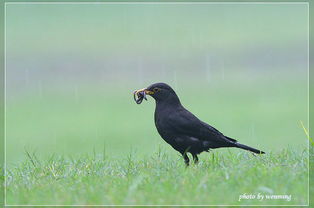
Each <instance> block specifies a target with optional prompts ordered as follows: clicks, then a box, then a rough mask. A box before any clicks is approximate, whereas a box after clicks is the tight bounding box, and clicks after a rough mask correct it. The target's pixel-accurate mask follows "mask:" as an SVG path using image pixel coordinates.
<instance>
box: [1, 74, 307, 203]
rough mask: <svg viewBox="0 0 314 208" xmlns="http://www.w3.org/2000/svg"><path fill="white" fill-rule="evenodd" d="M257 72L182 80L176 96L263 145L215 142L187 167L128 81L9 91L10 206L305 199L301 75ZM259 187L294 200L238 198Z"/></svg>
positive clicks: (150, 108)
mask: <svg viewBox="0 0 314 208" xmlns="http://www.w3.org/2000/svg"><path fill="white" fill-rule="evenodd" d="M265 77H266V76H265ZM262 78H263V77H261V76H259V77H258V79H257V80H251V81H247V82H241V83H240V82H237V81H236V80H235V81H233V82H232V81H229V82H228V84H227V83H225V84H223V85H221V84H219V83H215V82H212V83H211V84H208V85H201V84H199V85H197V87H195V86H194V87H193V86H188V85H178V87H177V92H178V94H179V96H180V98H181V100H182V103H183V104H184V105H185V106H186V107H187V108H188V109H189V110H191V111H192V112H193V113H195V114H196V115H197V116H199V117H200V118H201V119H202V120H204V121H206V122H208V123H210V124H212V125H213V126H215V127H216V128H217V129H219V130H221V131H222V132H223V133H225V134H226V135H228V136H231V137H234V138H236V139H238V140H239V141H240V142H241V143H244V144H247V145H250V146H253V147H256V148H259V149H261V150H263V151H265V152H267V154H266V155H262V156H256V157H254V156H253V155H252V154H250V153H247V152H245V151H242V150H237V149H230V150H223V149H219V150H215V151H213V152H211V153H203V154H202V155H201V157H200V160H201V162H200V163H199V164H198V165H191V166H190V167H189V168H185V166H184V163H183V160H182V158H181V157H180V156H179V155H178V153H176V152H175V151H174V150H173V149H172V148H171V147H170V146H169V145H167V144H166V143H165V142H163V141H162V139H161V138H160V136H159V135H158V133H157V131H156V130H155V127H154V123H153V111H154V101H153V100H152V99H151V98H149V100H148V102H144V103H143V104H142V105H136V104H135V103H134V101H133V98H132V94H131V91H132V90H130V89H132V88H135V87H134V85H131V84H128V83H126V84H125V86H123V85H122V86H120V88H118V87H116V88H114V89H113V88H106V87H104V86H103V87H101V86H89V88H88V87H84V86H80V87H81V88H79V89H78V90H77V92H76V93H73V92H71V91H67V89H66V88H60V91H56V92H51V91H48V90H45V89H43V91H42V94H40V93H39V94H36V93H33V94H29V95H27V94H25V96H24V97H21V96H20V97H17V98H14V97H13V98H10V99H9V100H8V102H7V114H6V115H7V118H6V130H7V131H6V156H7V158H6V162H7V163H6V164H7V167H8V171H7V195H6V196H7V203H8V204H222V203H223V204H306V203H307V196H308V194H307V193H308V192H307V190H308V188H307V184H308V175H307V173H308V168H307V164H308V159H307V158H308V154H307V139H306V136H305V134H304V131H303V129H302V127H301V125H300V121H303V123H304V125H305V127H306V128H308V127H307V102H306V95H307V94H306V90H304V89H305V87H304V86H303V85H301V84H302V83H304V82H303V80H300V81H293V82H292V81H289V80H288V81H282V82H280V83H277V82H272V81H267V80H266V81H265V80H262ZM300 83H301V84H300ZM251 86H254V87H251ZM90 87H93V88H92V89H90ZM141 87H143V86H141ZM199 89H202V90H203V92H202V93H201V94H202V96H199V93H196V92H198V90H199ZM287 103H289V104H287ZM296 138H298V139H296ZM158 149H159V150H158ZM27 152H28V153H27ZM91 152H94V153H92V154H91ZM104 153H105V154H104ZM258 193H261V194H265V195H266V194H274V195H282V194H287V195H291V197H292V198H291V201H286V200H263V201H258V200H256V199H253V200H241V201H239V196H240V195H242V194H258Z"/></svg>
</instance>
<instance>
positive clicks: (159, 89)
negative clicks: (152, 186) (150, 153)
mask: <svg viewBox="0 0 314 208" xmlns="http://www.w3.org/2000/svg"><path fill="white" fill-rule="evenodd" d="M146 95H150V96H152V97H153V98H154V99H155V101H156V108H155V115H154V117H155V125H156V128H157V131H158V133H159V134H160V136H161V137H162V138H163V139H164V140H165V141H166V142H167V143H168V144H170V145H171V146H172V147H173V148H174V149H175V150H177V151H178V152H180V153H181V154H182V156H183V158H184V161H185V164H186V165H189V161H190V160H189V157H188V156H187V153H188V152H189V153H191V154H192V156H193V160H194V162H195V163H197V162H198V157H197V155H198V154H200V153H202V152H204V151H206V152H208V151H209V149H215V148H220V147H237V148H241V149H244V150H248V151H251V152H254V153H256V154H264V153H265V152H263V151H260V150H258V149H255V148H253V147H249V146H246V145H244V144H240V143H238V141H237V140H235V139H233V138H230V137H227V136H225V135H223V134H222V133H221V132H219V131H218V130H217V129H215V128H214V127H212V126H210V125H208V124H207V123H205V122H203V121H201V120H200V119H198V118H197V117H196V116H195V115H193V114H192V113H191V112H189V111H188V110H186V109H185V108H184V107H183V106H182V104H181V102H180V100H179V97H178V96H177V94H176V93H175V91H174V90H173V89H172V88H171V87H170V86H169V85H167V84H165V83H155V84H152V85H150V86H149V87H147V88H144V89H140V90H136V91H135V92H134V99H135V101H136V103H137V104H140V103H141V102H142V100H143V99H145V100H146V99H147V98H146Z"/></svg>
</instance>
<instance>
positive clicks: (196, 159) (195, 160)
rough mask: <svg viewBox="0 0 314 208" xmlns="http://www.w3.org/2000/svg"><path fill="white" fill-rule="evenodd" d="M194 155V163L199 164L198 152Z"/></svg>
mask: <svg viewBox="0 0 314 208" xmlns="http://www.w3.org/2000/svg"><path fill="white" fill-rule="evenodd" d="M192 156H193V160H194V163H195V164H197V163H198V157H197V154H192Z"/></svg>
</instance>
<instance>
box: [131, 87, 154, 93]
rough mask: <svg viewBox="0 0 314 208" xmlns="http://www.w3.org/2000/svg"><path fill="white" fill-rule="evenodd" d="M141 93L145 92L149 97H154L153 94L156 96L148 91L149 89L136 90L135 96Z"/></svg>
mask: <svg viewBox="0 0 314 208" xmlns="http://www.w3.org/2000/svg"><path fill="white" fill-rule="evenodd" d="M140 92H145V93H146V94H147V95H152V94H154V92H153V91H150V90H148V89H146V88H143V89H139V90H136V91H135V92H134V94H137V93H140Z"/></svg>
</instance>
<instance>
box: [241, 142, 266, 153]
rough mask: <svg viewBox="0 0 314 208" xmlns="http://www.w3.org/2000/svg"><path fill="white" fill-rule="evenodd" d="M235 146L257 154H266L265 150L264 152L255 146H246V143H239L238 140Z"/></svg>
mask: <svg viewBox="0 0 314 208" xmlns="http://www.w3.org/2000/svg"><path fill="white" fill-rule="evenodd" d="M235 146H236V147H238V148H241V149H245V150H249V151H251V152H254V153H256V154H265V152H263V151H261V150H258V149H254V148H253V147H249V146H246V145H244V144H240V143H237V142H236V143H235Z"/></svg>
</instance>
